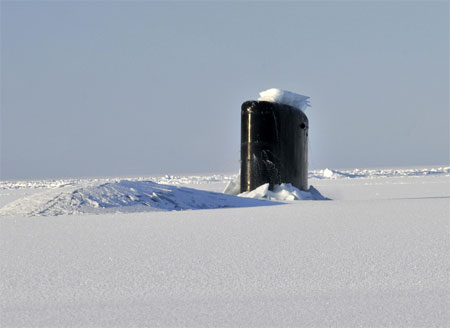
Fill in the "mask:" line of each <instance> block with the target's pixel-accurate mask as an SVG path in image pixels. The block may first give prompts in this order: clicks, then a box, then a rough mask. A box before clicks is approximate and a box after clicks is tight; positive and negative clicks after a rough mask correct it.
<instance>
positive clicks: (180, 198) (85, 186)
mask: <svg viewBox="0 0 450 328" xmlns="http://www.w3.org/2000/svg"><path fill="white" fill-rule="evenodd" d="M168 178H169V177H167V176H166V177H165V179H168ZM275 204H276V203H273V202H265V201H258V200H250V199H248V200H244V199H242V198H239V197H236V196H232V195H225V194H221V193H216V192H211V191H204V190H196V189H192V188H186V187H181V186H173V185H162V184H158V183H155V182H153V181H130V180H119V181H112V182H107V183H103V182H99V181H93V182H90V183H89V182H87V181H84V182H83V183H79V184H71V185H62V186H61V187H58V188H52V189H50V190H48V191H45V192H42V193H35V194H32V195H30V196H28V197H24V198H19V199H17V200H15V201H13V202H11V203H9V204H7V205H5V206H4V207H2V208H0V216H11V215H23V216H56V215H73V214H83V213H91V214H102V213H117V212H120V213H136V212H152V211H172V210H176V211H180V210H195V209H213V208H226V207H247V206H264V205H275Z"/></svg>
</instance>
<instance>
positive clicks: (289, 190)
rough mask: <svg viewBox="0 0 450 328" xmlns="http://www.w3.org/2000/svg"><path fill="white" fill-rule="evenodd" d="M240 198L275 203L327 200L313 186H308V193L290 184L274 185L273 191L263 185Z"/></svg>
mask: <svg viewBox="0 0 450 328" xmlns="http://www.w3.org/2000/svg"><path fill="white" fill-rule="evenodd" d="M238 196H240V197H248V198H263V199H267V200H275V201H289V200H328V198H326V197H324V196H322V194H321V193H320V192H319V191H318V190H317V189H316V188H314V187H313V186H310V187H309V189H308V191H303V190H300V189H298V188H296V187H294V186H292V185H291V184H290V183H282V184H280V185H275V186H274V187H273V191H272V190H269V184H268V183H266V184H263V185H262V186H259V187H258V188H256V189H255V190H252V191H247V192H243V193H241V194H239V195H238Z"/></svg>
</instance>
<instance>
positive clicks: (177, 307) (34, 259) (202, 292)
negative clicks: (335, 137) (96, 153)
mask: <svg viewBox="0 0 450 328" xmlns="http://www.w3.org/2000/svg"><path fill="white" fill-rule="evenodd" d="M233 178H234V176H233V175H219V174H216V175H204V176H165V177H137V178H136V177H135V178H120V179H118V178H106V179H64V180H52V181H48V180H41V181H2V182H0V206H1V205H5V206H7V208H8V207H9V206H11V203H14V202H17V201H19V200H21V199H22V200H23V199H24V198H26V197H32V196H34V197H38V195H41V196H42V197H44V196H43V195H45V194H48V193H54V195H58V193H62V194H63V195H66V196H67V195H76V193H75V191H77V190H78V191H79V192H82V194H83V195H84V196H85V197H86V195H91V196H92V197H94V196H95V197H96V198H95V199H100V198H101V197H104V198H105V200H107V201H112V200H114V201H117V199H118V198H117V197H115V196H113V197H111V198H108V195H110V194H111V195H114V193H115V192H118V193H119V194H120V195H123V194H125V193H129V192H130V191H131V188H133V189H135V191H136V192H135V193H133V192H132V193H130V196H131V197H132V198H133V197H138V196H137V195H141V197H142V196H143V194H144V193H147V195H148V197H150V195H153V192H154V193H155V194H156V195H157V196H158V197H159V198H160V200H161V202H162V198H161V196H168V194H170V192H172V193H173V198H169V199H171V200H176V202H179V204H185V203H184V201H182V200H186V199H188V201H187V204H188V206H192V199H196V200H197V198H195V197H196V196H188V194H189V192H191V191H192V192H193V193H194V194H196V193H197V192H198V193H200V191H203V192H205V193H206V194H204V195H203V196H205V197H203V196H202V199H209V200H210V202H211V203H214V202H217V201H218V200H217V198H216V196H217V195H219V196H220V197H222V196H228V195H222V194H220V193H217V191H220V190H223V188H224V186H225V185H226V184H227V182H229V181H231V180H233ZM309 182H310V183H311V184H312V185H314V186H315V187H316V188H317V190H319V191H320V192H321V194H323V195H324V196H326V197H328V198H330V199H331V200H329V201H281V202H280V201H278V202H270V201H268V200H257V199H246V198H242V197H235V198H233V199H237V200H238V201H239V202H240V201H242V202H244V203H238V204H236V203H233V204H232V207H231V208H215V209H212V208H213V207H215V206H211V207H208V208H207V209H200V210H182V211H181V210H180V211H160V210H152V211H143V212H141V211H135V212H127V213H119V212H117V208H121V210H124V211H126V210H125V209H126V208H127V206H128V207H129V206H131V207H133V206H135V205H136V204H135V203H136V202H132V203H133V204H134V205H127V204H129V203H128V202H129V201H130V202H131V200H127V199H124V200H123V203H121V204H117V203H114V204H113V205H114V206H116V205H117V206H116V209H115V210H114V211H113V212H112V213H105V212H102V213H100V214H95V215H93V214H90V213H85V212H83V214H75V213H72V215H65V214H62V215H61V213H56V212H55V213H52V212H51V210H50V209H48V210H47V212H46V216H32V217H30V216H28V214H29V213H28V212H27V211H24V213H19V212H14V211H13V212H9V214H8V215H3V216H1V217H0V295H1V298H0V326H1V327H30V326H33V327H68V326H70V327H130V326H139V327H187V326H189V327H211V326H213V327H236V326H244V327H287V326H295V327H331V326H332V327H448V326H449V325H450V318H449V311H448V309H449V308H450V302H449V295H450V290H449V286H450V285H449V276H448V272H449V268H450V265H449V264H450V263H449V256H448V253H449V246H450V241H449V228H450V227H449V217H450V167H422V168H392V169H389V168H387V169H354V170H335V169H328V170H316V171H311V172H310V174H309ZM162 184H165V186H162ZM99 186H103V187H99ZM169 187H171V188H169ZM120 188H124V189H123V190H121V189H120ZM194 188H195V189H194ZM69 191H70V192H69ZM169 191H170V192H169ZM158 193H160V194H158ZM212 194H214V195H212ZM100 195H102V196H100ZM41 196H39V197H41ZM66 196H64V197H66ZM219 196H217V197H219ZM39 197H38V198H39ZM46 197H47V196H46ZM189 197H194V198H189ZM75 198H76V197H75ZM28 199H30V198H28ZM33 199H37V198H33ZM85 201H86V202H88V200H87V199H85ZM144 201H147V202H151V200H149V199H145V200H144ZM247 201H251V202H259V203H260V205H262V204H264V205H267V204H271V205H273V206H254V205H256V203H255V204H252V205H251V206H249V205H248V203H246V202H247ZM233 202H234V200H233ZM57 203H60V202H57ZM62 203H64V202H62ZM169 203H170V202H169ZM8 204H9V205H8ZM16 204H18V203H16ZM21 204H22V205H21V206H25V207H26V206H28V204H27V203H26V202H23V203H21ZM39 204H42V203H39ZM221 204H222V203H221ZM141 206H142V207H146V208H147V207H149V206H146V205H143V204H141ZM199 208H201V207H199ZM16 210H17V211H19V209H18V208H16ZM56 214H60V215H56Z"/></svg>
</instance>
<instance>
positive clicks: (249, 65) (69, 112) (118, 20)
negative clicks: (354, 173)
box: [0, 1, 449, 179]
mask: <svg viewBox="0 0 450 328" xmlns="http://www.w3.org/2000/svg"><path fill="white" fill-rule="evenodd" d="M272 87H277V88H281V89H286V90H290V91H294V92H299V93H302V94H305V95H308V96H310V97H311V104H312V108H310V109H309V110H308V111H307V115H308V117H309V119H310V147H309V149H310V157H309V161H310V168H311V169H313V168H325V167H329V168H354V167H375V166H403V165H443V164H448V163H449V4H448V2H447V1H441V2H431V1H424V2H417V1H415V2H404V1H402V2H400V1H392V2H378V1H376V2H368V1H366V2H339V1H335V2H317V1H316V2H286V3H279V2H244V3H240V2H169V3H164V2H144V1H135V2H100V1H97V2H92V1H83V2H81V1H74V2H40V1H35V2H25V1H24V2H8V1H2V2H1V172H0V173H1V175H0V177H1V178H2V179H25V178H44V177H50V178H56V177H81V176H111V175H121V176H124V175H151V174H162V173H168V174H171V173H197V172H223V171H228V172H233V171H237V170H238V169H239V166H240V164H239V150H240V145H239V140H240V136H239V133H240V105H241V103H242V102H244V101H245V100H249V99H256V98H257V96H258V92H259V91H262V90H265V89H268V88H272Z"/></svg>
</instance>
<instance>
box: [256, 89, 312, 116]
mask: <svg viewBox="0 0 450 328" xmlns="http://www.w3.org/2000/svg"><path fill="white" fill-rule="evenodd" d="M258 100H260V101H268V102H274V103H278V104H284V105H289V106H292V107H295V108H298V109H300V110H302V111H305V109H306V108H308V107H310V104H309V97H307V96H303V95H301V94H297V93H293V92H290V91H285V90H280V89H277V88H272V89H268V90H265V91H261V92H260V93H259V98H258Z"/></svg>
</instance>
